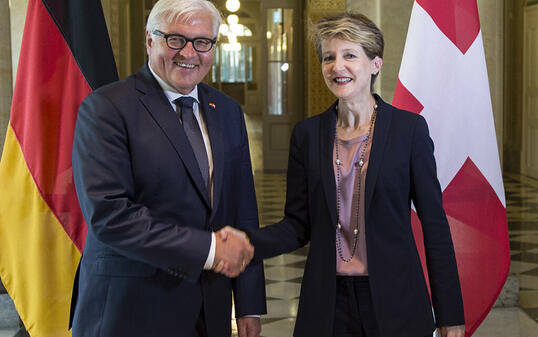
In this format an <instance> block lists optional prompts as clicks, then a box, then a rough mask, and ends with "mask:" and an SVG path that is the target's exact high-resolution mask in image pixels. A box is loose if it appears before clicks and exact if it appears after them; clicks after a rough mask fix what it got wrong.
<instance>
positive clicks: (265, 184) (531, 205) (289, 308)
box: [233, 173, 538, 337]
mask: <svg viewBox="0 0 538 337" xmlns="http://www.w3.org/2000/svg"><path fill="white" fill-rule="evenodd" d="M254 180H255V185H256V195H257V198H258V210H259V216H260V225H261V226H266V225H268V224H271V223H273V222H276V221H278V220H280V219H281V217H282V214H283V208H284V203H285V198H286V176H285V174H284V173H257V174H255V175H254ZM504 182H505V189H506V198H507V202H506V205H507V216H508V228H509V235H510V249H511V266H510V274H511V275H515V276H517V278H518V279H519V282H520V293H519V296H520V299H519V307H512V308H494V309H493V310H492V311H491V312H490V314H489V315H488V317H487V318H486V320H485V321H484V323H483V324H482V325H481V326H480V327H479V329H478V330H477V331H476V332H475V334H474V335H473V336H476V337H538V323H537V322H538V180H535V179H532V178H528V177H525V176H522V175H519V174H506V175H505V177H504ZM307 253H308V248H307V247H305V248H302V249H299V250H297V251H295V252H293V253H291V254H286V255H281V256H278V257H275V258H272V259H269V260H266V261H265V278H266V282H265V283H266V290H267V310H268V314H267V315H264V316H262V333H261V336H262V337H289V336H292V333H293V326H294V322H295V315H296V313H297V306H298V303H299V291H300V287H301V279H302V275H303V268H304V265H305V261H306V256H307ZM233 328H234V329H235V323H234V324H233ZM234 336H237V334H236V332H235V331H234Z"/></svg>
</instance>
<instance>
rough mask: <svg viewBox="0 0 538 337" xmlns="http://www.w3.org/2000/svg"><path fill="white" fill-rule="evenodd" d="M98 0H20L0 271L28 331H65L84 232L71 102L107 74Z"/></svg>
mask: <svg viewBox="0 0 538 337" xmlns="http://www.w3.org/2000/svg"><path fill="white" fill-rule="evenodd" d="M117 77H118V75H117V71H116V66H115V63H114V57H113V54H112V48H111V46H110V40H109V37H108V33H107V29H106V24H105V20H104V16H103V10H102V7H101V2H100V1H99V0H30V1H29V3H28V12H27V15H26V23H25V27H24V35H23V41H22V47H21V52H20V59H19V66H18V73H17V78H16V82H15V90H14V93H13V101H12V104H11V115H10V123H9V126H8V130H7V135H6V140H5V144H4V150H3V154H2V159H1V161H0V247H1V249H0V277H1V278H2V282H3V283H4V285H5V287H6V289H7V291H8V293H9V294H10V296H11V297H12V299H13V301H14V302H15V306H16V308H17V311H18V312H19V315H20V316H21V318H22V320H23V322H24V324H25V326H26V328H27V330H28V332H29V333H30V335H31V336H32V337H43V336H50V337H60V336H70V335H71V333H70V332H69V331H68V321H69V307H70V302H71V291H72V286H73V279H74V276H75V271H76V267H77V265H78V262H79V260H80V256H81V252H82V249H83V246H84V240H85V237H86V224H85V223H84V219H83V218H82V213H81V211H80V208H79V205H78V200H77V197H76V194H75V187H74V184H73V173H72V168H71V151H72V143H73V132H74V128H75V121H76V117H77V110H78V107H79V105H80V103H81V102H82V100H83V99H84V98H85V97H86V96H87V95H88V94H89V93H90V92H91V91H92V90H94V89H96V88H98V87H99V86H101V85H103V84H106V83H109V82H112V81H114V80H117Z"/></svg>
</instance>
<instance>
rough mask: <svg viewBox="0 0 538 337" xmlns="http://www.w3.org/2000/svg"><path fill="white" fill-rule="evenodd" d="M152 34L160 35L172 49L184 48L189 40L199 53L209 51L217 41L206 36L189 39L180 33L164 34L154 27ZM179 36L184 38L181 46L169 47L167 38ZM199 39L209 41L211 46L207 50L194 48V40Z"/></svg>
mask: <svg viewBox="0 0 538 337" xmlns="http://www.w3.org/2000/svg"><path fill="white" fill-rule="evenodd" d="M152 33H153V34H155V35H157V36H160V37H162V38H164V39H165V40H166V45H167V46H168V48H170V49H173V50H182V49H183V48H185V47H186V46H187V44H188V43H189V42H190V43H191V44H192V48H194V50H196V51H197V52H199V53H207V52H208V51H210V50H211V49H212V48H213V46H214V45H215V43H217V39H216V38H214V39H208V38H207V37H195V38H193V39H189V38H188V37H186V36H184V35H181V34H165V33H163V32H161V31H160V30H158V29H154V30H153V32H152ZM174 36H175V37H180V38H182V39H184V40H185V44H184V45H183V47H181V48H173V47H170V44H169V43H168V38H170V37H174ZM197 40H198V41H199V40H203V41H204V42H211V46H210V47H209V49H208V50H198V49H197V48H196V44H195V41H197Z"/></svg>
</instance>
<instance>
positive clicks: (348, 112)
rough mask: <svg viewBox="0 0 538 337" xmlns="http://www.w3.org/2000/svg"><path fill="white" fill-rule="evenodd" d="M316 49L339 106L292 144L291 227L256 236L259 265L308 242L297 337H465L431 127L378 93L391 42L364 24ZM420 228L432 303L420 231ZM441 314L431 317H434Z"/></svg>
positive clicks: (324, 39) (355, 19)
mask: <svg viewBox="0 0 538 337" xmlns="http://www.w3.org/2000/svg"><path fill="white" fill-rule="evenodd" d="M312 37H313V41H314V44H315V46H316V50H317V54H318V57H319V59H320V61H321V69H322V74H323V78H324V79H325V83H326V84H327V87H328V88H329V90H330V91H331V92H332V93H333V94H334V95H335V96H336V97H337V100H336V102H334V104H332V105H331V106H330V107H329V108H328V109H327V110H326V111H325V112H324V113H322V114H320V115H317V116H314V117H311V118H308V119H305V120H304V121H302V122H300V123H298V124H297V125H296V127H295V128H294V131H293V135H292V137H291V144H290V154H289V164H288V173H287V196H286V206H285V216H284V218H283V219H282V220H281V221H280V222H278V223H276V224H273V225H270V226H267V227H265V228H263V229H260V230H255V231H251V232H249V233H248V234H249V236H250V239H251V243H252V244H253V245H254V247H255V258H256V257H257V258H268V257H272V256H275V255H279V254H282V253H286V252H290V251H293V250H295V249H297V248H299V247H302V246H304V245H306V244H307V243H308V242H310V250H309V253H308V259H307V261H306V267H305V271H304V277H303V281H302V287H301V297H300V303H299V311H298V314H297V321H296V325H295V332H294V336H296V337H312V336H316V337H317V336H322V337H328V336H335V337H336V336H353V337H360V336H366V337H380V336H382V337H394V336H398V337H422V336H431V335H432V333H433V331H434V330H435V327H436V326H437V327H439V328H440V331H441V335H442V336H449V337H463V336H464V331H465V329H464V325H463V324H464V315H463V304H462V296H461V290H460V283H459V278H458V271H457V265H456V259H455V255H454V248H453V244H452V239H451V235H450V229H449V225H448V222H447V219H446V215H445V212H444V210H443V205H442V195H441V188H440V185H439V182H438V180H437V176H436V166H435V159H434V156H433V142H432V140H431V139H430V136H429V133H428V126H427V124H426V121H425V119H424V118H423V117H422V116H420V115H417V114H413V113H410V112H407V111H403V110H399V109H397V108H395V107H393V106H391V105H389V104H388V103H386V102H384V101H383V100H382V99H381V97H379V96H378V95H376V94H373V93H372V88H373V84H374V81H375V79H376V77H377V76H378V74H379V71H380V70H381V66H382V64H383V48H384V42H383V35H382V33H381V31H380V30H379V28H378V27H377V26H376V25H375V24H374V23H373V22H372V21H370V20H369V19H368V18H366V17H365V16H363V15H360V14H350V13H343V14H340V15H335V16H331V17H326V18H323V19H321V20H320V21H318V22H317V23H316V24H315V25H314V28H313V32H312ZM411 201H412V202H413V204H414V206H415V208H416V211H417V214H418V216H419V218H420V220H421V222H422V230H423V233H424V246H425V252H426V258H427V266H428V277H429V283H430V285H431V302H430V296H429V294H428V287H427V285H426V280H425V277H424V273H423V271H422V267H421V263H420V259H419V255H418V252H417V249H416V245H415V241H414V237H413V231H412V229H411ZM432 306H433V314H432Z"/></svg>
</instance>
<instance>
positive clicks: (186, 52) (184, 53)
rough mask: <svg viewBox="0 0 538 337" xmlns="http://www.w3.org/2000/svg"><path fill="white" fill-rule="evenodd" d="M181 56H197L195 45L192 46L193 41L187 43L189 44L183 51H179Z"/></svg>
mask: <svg viewBox="0 0 538 337" xmlns="http://www.w3.org/2000/svg"><path fill="white" fill-rule="evenodd" d="M179 54H181V55H182V56H184V57H192V56H195V55H196V50H195V49H194V45H193V44H192V41H187V44H186V45H185V47H183V49H181V50H180V51H179Z"/></svg>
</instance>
